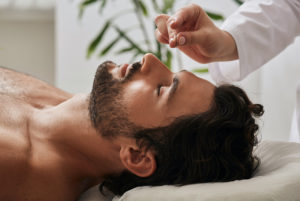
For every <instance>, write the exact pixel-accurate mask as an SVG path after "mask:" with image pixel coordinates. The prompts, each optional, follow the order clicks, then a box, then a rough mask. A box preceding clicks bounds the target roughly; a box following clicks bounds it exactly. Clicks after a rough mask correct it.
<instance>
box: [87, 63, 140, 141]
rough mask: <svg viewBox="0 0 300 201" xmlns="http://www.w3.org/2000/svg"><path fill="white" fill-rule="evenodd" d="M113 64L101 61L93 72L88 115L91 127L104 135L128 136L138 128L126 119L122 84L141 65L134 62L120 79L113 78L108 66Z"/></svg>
mask: <svg viewBox="0 0 300 201" xmlns="http://www.w3.org/2000/svg"><path fill="white" fill-rule="evenodd" d="M111 65H115V64H114V63H113V62H111V61H106V62H104V63H102V64H101V65H100V66H99V67H98V69H97V72H96V74H95V78H94V83H93V88H92V92H91V94H90V100H89V116H90V119H91V122H92V125H93V127H94V128H95V129H96V130H97V131H98V133H100V134H101V135H102V136H104V137H114V136H119V135H121V136H127V137H130V136H132V135H133V133H135V132H137V131H138V130H139V129H140V128H139V127H138V126H136V125H135V124H134V123H132V122H131V121H129V120H128V114H127V110H126V107H125V104H124V101H123V98H122V97H123V84H124V83H126V82H128V81H129V80H130V79H131V78H132V77H133V75H134V73H135V72H136V71H137V70H138V69H139V68H140V67H141V65H140V64H138V63H134V64H133V65H132V69H131V71H130V72H129V73H128V75H127V76H126V77H125V78H124V79H122V80H117V79H114V78H113V76H112V74H110V73H109V67H110V66H111Z"/></svg>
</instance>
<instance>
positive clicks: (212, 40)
mask: <svg viewBox="0 0 300 201" xmlns="http://www.w3.org/2000/svg"><path fill="white" fill-rule="evenodd" d="M155 23H156V26H157V29H156V30H155V36H156V39H157V40H158V41H159V42H161V43H165V44H169V46H170V47H172V48H173V47H178V48H179V49H180V50H181V51H182V52H184V53H185V54H186V55H188V56H189V57H191V58H192V59H194V60H196V61H198V62H200V63H208V62H212V61H226V60H234V59H237V58H238V54H237V48H236V44H235V41H234V39H233V38H232V36H231V35H230V34H229V33H227V32H226V31H223V30H221V29H219V28H218V27H216V26H215V25H214V23H213V22H212V21H211V20H210V18H209V17H208V16H207V14H206V12H205V11H204V10H203V9H202V8H201V7H200V6H197V5H195V4H191V5H188V6H186V7H183V8H181V9H180V10H178V11H177V12H176V13H175V14H174V15H173V16H168V15H159V16H157V17H156V19H155Z"/></svg>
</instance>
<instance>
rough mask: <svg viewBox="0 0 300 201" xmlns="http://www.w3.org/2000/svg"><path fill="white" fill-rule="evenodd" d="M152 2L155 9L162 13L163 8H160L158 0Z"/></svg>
mask: <svg viewBox="0 0 300 201" xmlns="http://www.w3.org/2000/svg"><path fill="white" fill-rule="evenodd" d="M151 2H152V6H153V8H154V10H155V11H156V12H157V13H162V11H161V9H160V8H159V6H158V4H157V2H156V0H152V1H151Z"/></svg>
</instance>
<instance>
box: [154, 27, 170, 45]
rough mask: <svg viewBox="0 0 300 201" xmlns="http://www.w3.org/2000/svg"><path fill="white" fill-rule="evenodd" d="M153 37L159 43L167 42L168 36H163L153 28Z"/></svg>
mask: <svg viewBox="0 0 300 201" xmlns="http://www.w3.org/2000/svg"><path fill="white" fill-rule="evenodd" d="M155 37H156V39H157V40H158V41H159V42H160V43H164V44H169V38H166V37H164V36H163V35H162V34H161V33H160V32H159V30H158V29H156V30H155Z"/></svg>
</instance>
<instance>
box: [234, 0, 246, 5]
mask: <svg viewBox="0 0 300 201" xmlns="http://www.w3.org/2000/svg"><path fill="white" fill-rule="evenodd" d="M233 1H234V2H236V3H237V4H239V5H242V4H243V3H244V2H243V1H241V0H233Z"/></svg>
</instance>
